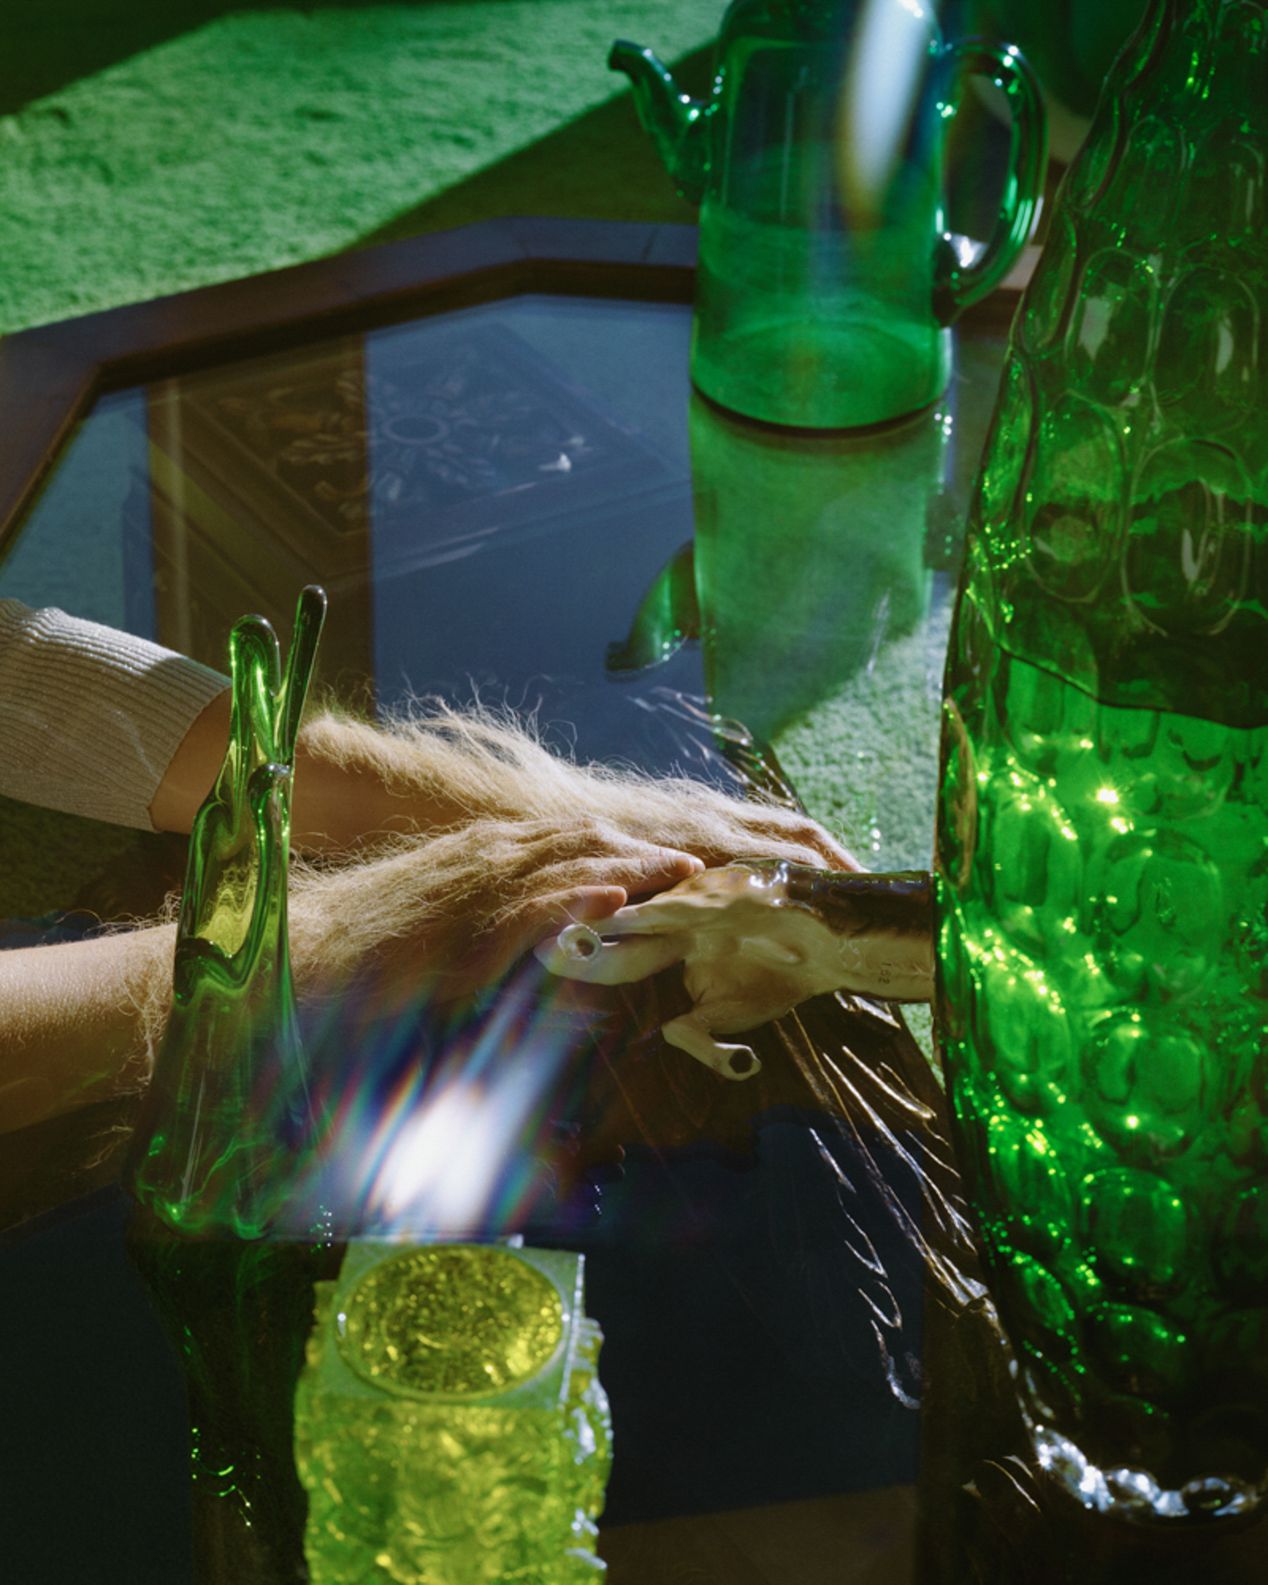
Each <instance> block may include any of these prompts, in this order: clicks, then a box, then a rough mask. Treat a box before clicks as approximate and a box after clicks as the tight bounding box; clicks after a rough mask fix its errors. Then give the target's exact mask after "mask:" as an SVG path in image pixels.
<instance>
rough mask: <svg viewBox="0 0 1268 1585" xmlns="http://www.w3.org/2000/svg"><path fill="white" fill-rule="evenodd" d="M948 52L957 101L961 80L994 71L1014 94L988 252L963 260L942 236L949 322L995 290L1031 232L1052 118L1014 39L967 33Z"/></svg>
mask: <svg viewBox="0 0 1268 1585" xmlns="http://www.w3.org/2000/svg"><path fill="white" fill-rule="evenodd" d="M942 53H943V57H944V59H945V60H946V61H947V62H948V63H949V65H950V68H951V70H950V73H949V80H950V84H951V89H950V93H951V100H950V103H951V106H952V107H955V106H956V105H958V104H959V100H960V86H961V85H962V83H963V81H964V79H965V78H966V77H970V76H981V77H989V78H990V79H991V81H992V82H993V83H994V84H995V86H996V87H997V88H999V89H1001V90H1002V91H1003V93H1004V95H1005V96H1006V98H1007V99H1008V106H1009V110H1010V111H1011V113H1012V121H1013V129H1012V139H1011V143H1010V146H1009V160H1008V175H1007V178H1006V180H1005V183H1004V192H1003V196H1002V197H1001V199H1000V204H999V218H998V221H997V224H996V226H995V231H994V234H993V235H992V237H991V239H990V241H989V242H988V243H987V244H986V247H985V249H984V250H983V252H982V254H981V256H980V257H979V258H977V259H975V260H974V261H973V263H972V264H962V263H961V262H960V258H959V255H958V254H957V252H956V250H955V247H954V246H953V244H952V242H951V239H950V237H949V236H946V235H944V236H943V237H942V239H941V241H940V242H939V244H938V253H937V259H936V261H935V270H934V311H935V313H936V314H937V315H938V318H939V319H940V320H941V321H942V323H943V324H944V325H949V324H950V323H951V322H952V321H953V320H955V319H958V318H959V316H960V315H961V314H962V313H963V312H964V310H965V309H966V308H968V307H969V306H970V305H971V304H973V303H976V302H980V301H981V299H982V298H983V297H985V296H987V294H988V293H990V292H993V291H994V290H995V288H996V287H997V286H998V285H999V283H1000V282H1001V281H1002V280H1003V279H1004V277H1005V276H1006V275H1007V274H1008V272H1009V270H1010V269H1011V268H1012V267H1013V265H1014V263H1015V262H1016V260H1017V257H1018V255H1019V254H1020V253H1021V250H1022V249H1023V248H1024V247H1025V245H1026V243H1027V241H1028V240H1029V238H1030V234H1031V231H1032V230H1033V229H1034V226H1035V222H1036V221H1037V220H1038V218H1039V211H1040V208H1041V206H1042V204H1043V187H1044V176H1045V173H1046V170H1047V164H1048V118H1047V113H1046V111H1045V109H1044V102H1043V90H1042V89H1041V88H1040V86H1039V79H1038V78H1037V77H1036V76H1035V74H1034V72H1033V70H1032V69H1031V67H1030V65H1029V63H1028V62H1027V61H1026V58H1025V56H1024V55H1022V53H1021V51H1020V50H1019V49H1017V48H1016V46H1015V45H1012V44H992V43H990V42H988V41H987V40H986V39H979V38H968V39H960V40H959V41H957V42H956V43H954V44H948V45H946V46H945V47H944V49H943V52H942Z"/></svg>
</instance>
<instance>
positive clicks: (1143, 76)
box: [938, 0, 1268, 1521]
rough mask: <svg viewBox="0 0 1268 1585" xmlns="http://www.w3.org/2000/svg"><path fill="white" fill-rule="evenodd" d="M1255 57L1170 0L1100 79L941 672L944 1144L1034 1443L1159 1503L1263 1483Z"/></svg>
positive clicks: (1077, 1470) (1266, 1334) (1259, 23)
mask: <svg viewBox="0 0 1268 1585" xmlns="http://www.w3.org/2000/svg"><path fill="white" fill-rule="evenodd" d="M1246 60H1249V61H1251V62H1253V63H1254V65H1255V69H1256V70H1257V71H1258V73H1259V78H1258V80H1259V81H1260V82H1262V77H1263V72H1264V70H1265V69H1268V29H1266V27H1265V16H1264V7H1263V5H1262V4H1256V5H1250V6H1248V5H1245V4H1239V3H1231V0H1202V3H1200V4H1192V5H1187V4H1179V3H1171V0H1158V3H1157V4H1155V6H1154V7H1153V8H1152V10H1151V12H1150V14H1149V16H1148V17H1146V19H1145V21H1144V23H1143V24H1142V27H1141V31H1140V32H1139V34H1138V35H1137V37H1136V38H1135V39H1134V40H1133V41H1132V42H1131V43H1129V45H1128V46H1127V48H1126V50H1125V52H1124V54H1123V55H1122V57H1121V59H1120V61H1119V65H1118V68H1117V71H1116V75H1115V76H1114V77H1112V78H1111V80H1110V82H1109V84H1108V85H1107V90H1106V96H1105V99H1104V100H1103V103H1102V108H1101V111H1100V112H1099V114H1098V118H1097V121H1096V122H1095V124H1094V126H1093V129H1092V132H1091V134H1090V137H1089V140H1088V143H1087V146H1086V148H1085V151H1084V153H1083V155H1082V156H1081V158H1080V161H1079V163H1078V164H1077V165H1076V166H1074V167H1073V168H1072V170H1071V171H1070V174H1069V178H1068V180H1067V184H1066V187H1065V188H1064V190H1063V196H1062V205H1061V214H1060V215H1059V216H1058V217H1056V218H1055V219H1054V226H1053V237H1052V240H1051V242H1050V243H1049V247H1048V250H1047V252H1046V253H1045V255H1044V258H1043V259H1042V260H1041V262H1040V265H1039V268H1038V270H1037V273H1036V276H1035V280H1034V284H1033V286H1032V288H1031V290H1030V292H1029V293H1028V294H1027V298H1026V299H1025V300H1024V301H1023V304H1022V307H1021V310H1020V311H1019V314H1018V318H1017V321H1016V325H1015V327H1014V338H1013V345H1012V350H1011V357H1010V363H1009V367H1008V370H1007V372H1006V375H1005V378H1004V381H1003V383H1002V386H1001V394H1000V401H999V405H998V408H997V411H996V416H995V420H994V427H993V431H992V435H991V438H990V440H989V442H988V446H987V451H986V456H985V462H984V467H983V471H982V474H981V478H980V484H979V490H978V495H977V501H976V505H975V508H974V513H973V521H972V525H971V529H970V538H969V546H968V561H967V566H966V580H965V583H964V586H963V594H962V598H961V603H960V606H959V611H958V616H957V622H956V627H955V632H954V636H953V640H952V647H951V655H950V659H949V667H948V673H947V704H946V714H945V729H944V739H943V775H944V783H943V794H942V803H941V811H940V819H939V833H938V865H939V878H940V886H941V906H942V941H941V954H942V980H941V994H940V1017H941V1022H942V1029H943V1039H944V1044H945V1048H946V1055H947V1060H948V1065H949V1068H950V1072H951V1076H952V1081H953V1095H954V1100H955V1107H956V1113H957V1117H958V1132H959V1148H960V1151H961V1155H962V1160H963V1165H964V1168H965V1171H966V1173H967V1174H968V1176H969V1179H970V1182H971V1185H972V1192H973V1196H974V1200H975V1204H976V1209H977V1216H978V1220H979V1225H980V1231H981V1235H982V1238H983V1241H984V1244H985V1248H986V1252H987V1255H988V1259H989V1263H990V1267H991V1271H992V1274H993V1282H994V1287H995V1292H996V1296H997V1299H998V1302H999V1306H1000V1310H1001V1314H1002V1316H1003V1319H1004V1322H1005V1326H1006V1328H1007V1329H1008V1331H1009V1334H1010V1336H1011V1339H1012V1342H1013V1345H1014V1348H1015V1351H1016V1354H1017V1359H1018V1364H1019V1366H1020V1371H1021V1375H1020V1385H1021V1389H1022V1405H1023V1409H1024V1412H1025V1414H1026V1417H1027V1420H1028V1423H1029V1427H1030V1431H1031V1435H1032V1439H1033V1443H1034V1448H1035V1451H1036V1454H1037V1457H1038V1459H1039V1462H1040V1464H1041V1465H1042V1466H1043V1467H1044V1468H1046V1469H1047V1470H1049V1472H1050V1473H1051V1474H1053V1475H1054V1476H1055V1477H1056V1478H1057V1479H1058V1480H1059V1481H1060V1482H1061V1483H1062V1484H1063V1485H1064V1486H1065V1487H1066V1489H1067V1490H1068V1491H1069V1492H1070V1493H1071V1494H1073V1495H1074V1496H1075V1497H1076V1498H1077V1499H1078V1501H1080V1502H1081V1503H1083V1504H1084V1505H1085V1506H1087V1507H1090V1508H1093V1509H1096V1510H1099V1511H1104V1512H1120V1513H1125V1514H1127V1515H1128V1516H1131V1517H1136V1518H1141V1519H1147V1520H1151V1521H1160V1520H1176V1521H1190V1520H1199V1519H1204V1518H1209V1517H1211V1516H1213V1515H1214V1516H1228V1515H1236V1514H1244V1513H1247V1512H1249V1511H1251V1510H1253V1509H1255V1508H1256V1507H1257V1506H1259V1505H1261V1504H1262V1503H1263V1501H1264V1499H1265V1498H1266V1497H1268V1370H1266V1368H1265V1362H1266V1361H1268V1272H1265V1269H1264V1264H1263V1260H1262V1220H1261V1218H1262V1214H1263V1212H1262V1206H1263V1202H1264V1198H1265V1195H1266V1194H1268V1116H1266V1113H1265V1106H1264V1097H1265V1078H1266V1072H1268V1070H1266V1067H1265V1063H1266V1060H1268V1059H1266V1057H1265V1046H1264V1027H1265V1023H1264V1020H1265V1015H1266V1013H1268V1004H1265V1000H1264V977H1263V964H1264V958H1265V953H1266V951H1268V930H1266V928H1265V918H1266V917H1268V875H1266V873H1265V866H1264V860H1263V854H1264V843H1265V839H1266V836H1268V671H1266V669H1265V665H1264V656H1265V654H1266V653H1268V624H1266V622H1265V609H1266V606H1268V586H1266V585H1265V565H1266V564H1268V563H1266V561H1265V548H1266V546H1268V482H1266V481H1268V475H1265V472H1264V462H1265V456H1266V455H1268V453H1266V452H1265V427H1264V400H1265V383H1264V382H1265V369H1264V365H1263V359H1262V337H1261V336H1260V335H1259V334H1258V331H1257V328H1256V327H1257V323H1258V319H1259V317H1260V316H1261V315H1262V311H1263V306H1264V304H1265V302H1268V252H1266V250H1265V246H1264V236H1265V232H1264V219H1265V210H1264V202H1263V185H1262V182H1260V183H1259V184H1258V186H1256V187H1254V188H1253V189H1252V190H1253V192H1254V198H1253V200H1252V201H1251V203H1250V209H1249V211H1248V210H1247V207H1246V205H1247V189H1246V185H1245V182H1246V171H1247V169H1248V167H1247V165H1246V163H1245V162H1244V161H1243V162H1239V161H1228V162H1224V161H1223V160H1218V161H1213V160H1212V159H1211V158H1210V157H1209V156H1210V153H1211V151H1212V149H1214V148H1221V149H1222V148H1224V147H1225V146H1226V144H1227V140H1228V138H1229V137H1230V135H1232V134H1234V133H1236V134H1237V136H1238V138H1239V139H1242V138H1244V136H1245V135H1247V133H1248V131H1249V135H1250V136H1251V138H1252V140H1257V141H1258V143H1259V145H1260V146H1262V143H1263V139H1264V137H1265V134H1266V133H1268V123H1266V122H1265V103H1266V102H1265V100H1264V98H1263V95H1262V93H1261V92H1259V91H1258V90H1256V91H1254V92H1248V91H1246V90H1245V89H1244V86H1243V85H1244V81H1245V75H1244V66H1245V61H1246ZM1164 167H1165V170H1166V173H1167V174H1166V181H1165V183H1160V181H1159V177H1160V175H1161V173H1162V170H1163V169H1164ZM1161 211H1165V216H1164V219H1165V224H1162V223H1160V212H1161ZM1213 213H1218V214H1219V216H1220V222H1219V224H1218V225H1215V224H1212V223H1211V218H1210V217H1211V216H1212V214H1213ZM1230 217H1238V219H1237V223H1236V224H1235V225H1230V224H1229V218H1230ZM1241 217H1248V218H1246V219H1245V220H1243V219H1242V218H1241Z"/></svg>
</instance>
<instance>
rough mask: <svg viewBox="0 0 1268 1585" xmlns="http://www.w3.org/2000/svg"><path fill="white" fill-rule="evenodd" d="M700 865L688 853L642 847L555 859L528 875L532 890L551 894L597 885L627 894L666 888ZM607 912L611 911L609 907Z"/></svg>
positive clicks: (612, 910)
mask: <svg viewBox="0 0 1268 1585" xmlns="http://www.w3.org/2000/svg"><path fill="white" fill-rule="evenodd" d="M703 868H704V866H703V865H702V864H701V863H700V861H699V859H697V858H695V857H693V856H692V855H691V854H690V853H674V852H672V851H670V850H668V849H664V848H643V849H642V850H641V851H639V852H636V853H631V854H609V855H604V856H589V857H586V858H578V859H572V860H568V861H559V862H557V863H554V864H550V865H547V866H545V867H543V868H541V869H539V870H538V871H537V872H536V873H535V874H534V875H533V876H532V877H531V885H532V888H533V890H534V891H537V892H539V893H542V894H554V893H560V892H564V891H569V890H582V889H585V888H591V887H598V886H607V887H612V886H619V887H621V888H623V889H624V891H625V892H627V893H628V894H630V895H631V896H646V895H648V894H655V893H658V892H662V891H666V890H668V889H669V888H671V887H674V886H677V885H679V884H680V883H681V882H682V881H684V880H689V879H690V878H691V877H692V876H694V875H697V874H699V873H700V871H701V870H702V869H703ZM609 912H615V910H614V909H610V910H609Z"/></svg>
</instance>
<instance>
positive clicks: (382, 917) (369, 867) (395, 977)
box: [290, 817, 702, 1015]
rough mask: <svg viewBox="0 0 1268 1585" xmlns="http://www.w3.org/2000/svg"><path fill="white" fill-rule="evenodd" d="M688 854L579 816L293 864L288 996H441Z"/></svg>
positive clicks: (668, 880)
mask: <svg viewBox="0 0 1268 1585" xmlns="http://www.w3.org/2000/svg"><path fill="white" fill-rule="evenodd" d="M701 868H702V865H701V863H700V860H699V859H697V858H694V857H693V856H692V855H691V854H689V853H683V852H681V851H678V850H676V849H673V848H667V847H664V846H660V845H657V844H654V843H651V842H644V841H641V840H639V839H638V838H635V837H630V836H627V835H625V834H624V833H622V832H620V831H618V830H615V829H614V828H612V827H611V826H609V825H607V824H605V823H604V822H602V821H599V820H595V819H593V818H585V817H581V818H573V819H571V820H570V821H568V822H567V823H566V824H562V823H560V822H559V821H556V820H519V821H516V820H473V821H470V822H468V823H467V824H466V825H464V826H462V827H460V828H458V829H455V830H452V831H447V832H443V833H442V834H440V835H439V836H434V837H430V838H425V839H418V838H414V839H400V841H399V843H398V845H397V847H396V849H395V850H394V851H390V852H387V853H381V854H380V855H379V856H377V857H374V858H363V859H360V860H357V861H354V862H352V863H349V864H347V865H345V866H343V867H341V868H339V869H335V870H327V871H303V870H299V871H297V874H296V877H295V880H294V883H293V885H292V890H291V909H290V920H291V931H290V934H291V948H292V958H293V961H294V963H295V968H296V978H297V983H298V985H299V987H300V992H301V995H306V996H309V997H321V996H323V995H330V994H333V993H335V992H337V991H339V990H340V989H341V988H342V987H343V986H345V985H347V984H348V983H350V982H351V981H352V980H353V979H361V980H362V981H363V982H364V981H365V980H366V979H367V978H368V979H369V980H370V981H371V982H372V984H373V990H374V996H373V1004H374V1005H373V1010H374V1011H375V1013H376V1014H389V1015H390V1014H393V1013H398V1012H401V1011H403V1010H404V1009H405V1008H407V1007H408V1006H410V1005H419V1004H420V1003H422V1002H425V1001H433V1002H437V1001H438V1002H454V1001H461V1000H463V999H465V998H468V997H470V996H473V995H475V994H476V993H477V992H479V991H481V990H483V989H486V988H488V987H490V986H492V985H494V984H496V983H497V981H498V980H499V979H500V978H501V977H502V976H503V975H504V974H505V973H506V971H507V970H508V969H509V968H510V966H511V965H512V964H513V963H514V962H515V960H516V959H517V958H519V957H521V956H522V955H524V954H525V953H526V952H528V951H529V949H530V948H531V947H532V946H533V945H534V944H535V943H536V942H538V941H540V940H541V939H542V937H543V936H544V935H547V934H550V933H551V932H552V931H558V930H561V929H563V928H564V927H566V926H567V925H568V924H570V923H572V922H577V921H583V920H586V919H594V918H606V917H608V916H610V915H611V914H613V913H616V912H619V911H620V909H621V908H622V907H623V906H624V905H625V904H626V902H627V901H628V899H629V898H631V897H644V896H647V895H649V894H651V893H653V892H656V891H658V890H660V889H661V888H663V887H667V886H672V885H674V883H675V882H677V881H680V880H682V879H683V878H684V877H687V876H690V875H693V874H695V873H697V872H699V871H700V869H701Z"/></svg>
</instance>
